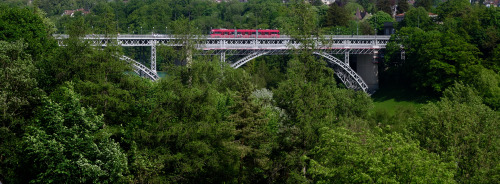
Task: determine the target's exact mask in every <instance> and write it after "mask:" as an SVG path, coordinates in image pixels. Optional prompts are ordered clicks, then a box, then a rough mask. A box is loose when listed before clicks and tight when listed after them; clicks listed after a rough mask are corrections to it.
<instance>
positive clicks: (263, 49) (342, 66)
mask: <svg viewBox="0 0 500 184" xmlns="http://www.w3.org/2000/svg"><path fill="white" fill-rule="evenodd" d="M54 37H55V38H56V39H57V40H58V43H59V45H61V46H63V45H64V40H65V39H67V38H68V35H54ZM389 38H390V36H381V35H352V36H345V35H342V36H339V35H329V36H322V37H310V38H307V39H306V40H308V42H309V44H310V45H313V46H311V47H309V49H313V50H314V54H316V55H319V56H321V57H324V58H326V60H327V61H328V62H330V63H331V64H334V65H335V66H336V67H335V68H334V69H335V72H336V73H337V76H338V77H339V78H340V79H341V80H342V82H343V83H344V84H345V85H346V86H347V87H348V88H352V89H358V90H363V91H365V92H367V91H368V86H367V85H366V83H365V82H364V81H363V79H362V78H361V77H360V76H359V75H358V74H357V73H356V72H354V70H353V69H351V67H350V66H349V55H351V54H355V55H373V58H376V55H377V53H378V51H379V50H381V49H385V47H386V45H387V43H388V42H389ZM82 39H83V40H87V41H89V42H90V44H91V45H93V46H107V45H108V44H109V43H110V42H111V41H113V42H114V43H116V44H117V45H119V46H125V47H137V46H139V47H151V66H150V68H149V69H148V68H146V67H145V66H144V65H142V64H140V63H138V62H136V61H133V60H132V59H131V58H128V57H125V56H124V57H122V59H124V60H126V61H129V62H132V63H133V66H134V68H135V70H136V72H142V74H145V76H146V77H148V78H150V79H152V80H156V79H158V75H157V74H156V46H158V45H166V46H184V45H186V44H192V45H193V47H194V48H196V49H197V50H199V51H200V52H198V54H202V55H219V56H220V57H221V61H223V62H225V59H226V55H241V56H244V57H243V58H241V59H239V60H237V61H234V62H230V64H231V66H232V67H234V68H238V67H240V66H243V65H244V64H245V63H247V62H248V61H250V60H252V59H255V58H257V57H259V56H262V55H284V54H290V51H291V50H295V49H301V48H303V47H304V46H303V45H302V44H301V43H300V42H299V41H298V40H297V39H294V38H292V37H289V36H284V35H281V36H280V38H211V37H210V36H209V35H207V36H193V35H191V36H188V35H162V34H153V35H118V36H115V37H110V36H104V35H87V36H85V37H83V38H82ZM339 54H342V55H345V57H344V61H343V62H342V61H341V60H339V59H337V58H335V57H334V56H332V55H339ZM377 85H378V84H377Z"/></svg>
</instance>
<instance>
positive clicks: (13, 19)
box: [0, 5, 55, 61]
mask: <svg viewBox="0 0 500 184" xmlns="http://www.w3.org/2000/svg"><path fill="white" fill-rule="evenodd" d="M46 26H47V25H45V24H44V20H43V19H42V18H41V17H40V16H38V15H37V14H34V13H33V12H31V11H30V10H29V9H27V8H24V9H21V8H10V7H7V6H2V5H0V40H4V41H9V42H14V41H17V40H21V39H23V41H24V42H26V43H27V45H28V47H27V48H26V52H27V53H28V54H30V55H31V56H32V57H33V60H34V61H39V60H41V58H42V57H43V55H44V54H48V53H49V51H50V50H51V49H52V48H54V46H55V41H54V40H53V39H50V38H49V34H48V33H47V32H46V31H47V30H48V29H49V28H47V27H46Z"/></svg>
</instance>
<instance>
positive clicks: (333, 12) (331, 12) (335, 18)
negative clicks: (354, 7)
mask: <svg viewBox="0 0 500 184" xmlns="http://www.w3.org/2000/svg"><path fill="white" fill-rule="evenodd" d="M351 16H352V15H351V13H350V12H349V11H348V10H346V9H345V8H344V7H340V6H339V5H337V3H332V4H331V5H330V8H328V13H327V15H326V25H327V26H346V25H347V23H348V21H349V19H350V18H351Z"/></svg>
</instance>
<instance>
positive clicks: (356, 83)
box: [231, 52, 368, 92]
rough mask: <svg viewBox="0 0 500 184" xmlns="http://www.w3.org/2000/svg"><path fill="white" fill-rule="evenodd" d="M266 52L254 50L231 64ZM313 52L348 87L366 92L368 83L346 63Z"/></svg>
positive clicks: (249, 59)
mask: <svg viewBox="0 0 500 184" xmlns="http://www.w3.org/2000/svg"><path fill="white" fill-rule="evenodd" d="M267 53H268V52H254V53H251V54H249V55H247V56H245V57H244V58H242V59H240V60H238V61H236V62H234V63H233V64H231V67H233V68H239V67H241V66H243V65H244V64H246V63H247V62H249V61H251V60H252V59H255V58H257V57H259V56H263V55H266V54H267ZM313 54H316V55H319V56H321V57H324V58H326V60H327V62H329V63H331V64H333V65H334V68H333V69H334V71H335V74H336V75H337V77H338V78H339V79H340V80H341V81H342V83H344V85H346V87H347V88H349V89H354V90H362V91H364V92H368V85H367V84H366V83H365V81H363V79H362V78H361V77H360V76H359V75H358V74H357V73H356V72H355V71H354V70H353V69H352V68H351V67H350V66H349V65H348V64H347V63H344V62H342V61H341V60H339V59H337V58H335V57H334V56H332V55H330V54H327V53H325V52H313Z"/></svg>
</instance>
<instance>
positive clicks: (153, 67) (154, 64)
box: [151, 40, 156, 73]
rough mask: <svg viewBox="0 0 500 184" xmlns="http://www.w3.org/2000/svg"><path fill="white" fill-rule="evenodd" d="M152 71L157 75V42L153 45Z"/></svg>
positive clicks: (154, 41) (153, 41)
mask: <svg viewBox="0 0 500 184" xmlns="http://www.w3.org/2000/svg"><path fill="white" fill-rule="evenodd" d="M151 70H152V71H153V72H155V73H156V40H152V44H151Z"/></svg>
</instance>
